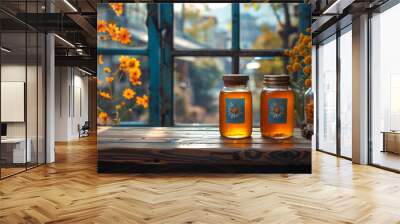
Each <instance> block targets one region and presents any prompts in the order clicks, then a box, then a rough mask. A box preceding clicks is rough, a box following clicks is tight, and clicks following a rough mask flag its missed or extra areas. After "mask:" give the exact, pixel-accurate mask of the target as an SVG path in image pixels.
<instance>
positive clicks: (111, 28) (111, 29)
mask: <svg viewBox="0 0 400 224" xmlns="http://www.w3.org/2000/svg"><path fill="white" fill-rule="evenodd" d="M107 30H108V34H110V36H111V40H113V41H118V40H119V28H118V27H117V25H115V23H110V24H108V29H107Z"/></svg>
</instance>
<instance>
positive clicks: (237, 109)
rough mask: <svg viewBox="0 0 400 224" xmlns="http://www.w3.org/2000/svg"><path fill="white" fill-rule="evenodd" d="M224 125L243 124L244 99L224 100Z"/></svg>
mask: <svg viewBox="0 0 400 224" xmlns="http://www.w3.org/2000/svg"><path fill="white" fill-rule="evenodd" d="M225 105H226V108H225V111H226V112H225V115H226V123H234V124H238V123H244V112H245V111H244V98H226V99H225Z"/></svg>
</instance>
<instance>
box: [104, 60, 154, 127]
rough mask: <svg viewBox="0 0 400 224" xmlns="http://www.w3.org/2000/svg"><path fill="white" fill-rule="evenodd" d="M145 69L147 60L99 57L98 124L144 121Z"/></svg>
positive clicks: (146, 69)
mask: <svg viewBox="0 0 400 224" xmlns="http://www.w3.org/2000/svg"><path fill="white" fill-rule="evenodd" d="M124 62H126V64H125V63H124ZM148 68H149V65H148V58H147V57H141V56H138V57H133V56H120V55H114V56H109V55H100V56H99V62H98V65H97V77H98V85H97V89H98V96H97V99H98V119H99V120H98V123H99V124H100V125H119V124H122V125H124V124H126V125H130V124H135V123H147V122H148V116H149V114H148V106H149V105H148V102H149V99H148V95H149V70H148Z"/></svg>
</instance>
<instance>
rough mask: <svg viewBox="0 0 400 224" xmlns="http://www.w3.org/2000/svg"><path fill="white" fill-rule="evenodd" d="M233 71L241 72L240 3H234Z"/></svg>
mask: <svg viewBox="0 0 400 224" xmlns="http://www.w3.org/2000/svg"><path fill="white" fill-rule="evenodd" d="M232 50H233V55H232V73H234V74H238V73H239V62H240V58H239V51H240V5H239V3H232Z"/></svg>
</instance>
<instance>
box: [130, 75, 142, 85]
mask: <svg viewBox="0 0 400 224" xmlns="http://www.w3.org/2000/svg"><path fill="white" fill-rule="evenodd" d="M129 80H130V81H131V83H132V85H134V86H136V85H141V84H142V82H141V81H140V79H139V78H138V77H137V76H130V77H129Z"/></svg>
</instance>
